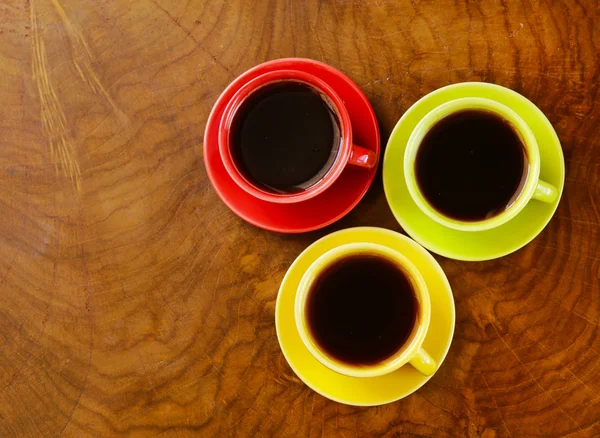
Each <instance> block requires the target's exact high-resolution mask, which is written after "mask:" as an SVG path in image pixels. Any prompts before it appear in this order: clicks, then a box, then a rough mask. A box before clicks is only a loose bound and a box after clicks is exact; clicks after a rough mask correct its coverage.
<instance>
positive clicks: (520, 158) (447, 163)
mask: <svg viewBox="0 0 600 438" xmlns="http://www.w3.org/2000/svg"><path fill="white" fill-rule="evenodd" d="M415 166H416V168H415V170H416V178H417V183H418V185H419V187H420V189H421V192H422V193H423V195H424V196H425V198H426V199H427V201H428V202H429V203H430V204H431V205H432V206H433V207H434V208H435V209H436V210H438V211H439V212H440V213H442V214H443V215H445V216H448V217H450V218H454V219H458V220H462V221H478V220H483V219H487V218H490V217H492V216H495V215H497V214H499V213H501V212H502V211H504V210H505V209H506V208H507V207H509V206H510V205H511V204H512V202H513V201H514V200H515V199H516V197H517V196H518V194H519V193H520V191H521V189H522V186H523V183H524V181H525V179H526V176H527V171H528V164H527V157H526V153H525V149H524V147H523V143H522V142H521V139H520V137H519V135H518V134H517V133H516V131H515V130H514V128H513V127H512V126H511V125H510V124H509V123H508V122H507V121H506V120H504V119H502V118H501V117H499V116H497V115H495V114H493V113H490V112H485V111H478V110H465V111H461V112H457V113H455V114H451V115H449V116H447V117H445V118H443V119H442V120H440V121H439V122H438V123H437V124H436V125H434V126H433V128H432V129H431V130H430V131H429V132H428V133H427V134H426V135H425V138H424V139H423V141H422V142H421V146H420V147H419V151H418V152H417V158H416V163H415Z"/></svg>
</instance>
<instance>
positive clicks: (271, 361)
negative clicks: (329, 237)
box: [0, 0, 600, 438]
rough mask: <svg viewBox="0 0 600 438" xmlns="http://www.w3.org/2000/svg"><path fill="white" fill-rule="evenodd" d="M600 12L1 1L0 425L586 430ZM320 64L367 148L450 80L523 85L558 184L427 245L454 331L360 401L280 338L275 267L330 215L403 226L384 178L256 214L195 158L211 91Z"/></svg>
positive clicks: (596, 426) (549, 7)
mask: <svg viewBox="0 0 600 438" xmlns="http://www.w3.org/2000/svg"><path fill="white" fill-rule="evenodd" d="M598 53H600V9H599V6H598V3H597V2H596V1H592V0H562V1H560V0H557V1H554V0H516V1H514V2H513V1H511V2H509V1H505V0H480V1H477V2H463V1H450V0H441V1H436V2H433V1H404V0H399V1H387V0H379V1H377V0H374V1H364V2H362V1H352V0H321V1H319V0H307V1H293V0H291V1H290V0H288V1H285V0H251V1H245V0H229V1H212V2H209V1H196V0H184V1H171V0H140V1H137V2H128V1H124V0H115V1H94V2H92V1H76V0H4V1H3V2H2V3H0V97H1V101H2V104H1V105H0V205H1V210H2V214H1V215H0V244H1V247H0V436H3V437H30V436H31V437H42V436H44V437H46V436H48V437H53V436H70V437H85V436H121V435H132V436H157V435H160V436H164V437H176V436H215V437H216V436H219V437H221V436H240V437H248V436H254V435H256V436H307V437H314V436H336V437H338V436H339V437H351V436H379V435H386V436H439V437H484V438H492V437H513V438H517V437H534V436H536V437H541V436H556V437H566V436H569V437H591V436H600V330H599V324H600V188H599V187H600V117H599V116H600V103H599V102H600V95H599V93H598V86H599V84H600V78H599V72H600V59H599V55H598ZM287 56H301V57H309V58H314V59H318V60H321V61H324V62H326V63H329V64H331V65H333V66H335V67H337V68H339V69H341V70H342V71H344V72H345V73H347V74H348V75H349V76H350V77H352V78H353V79H354V80H355V81H356V82H357V83H358V84H359V85H360V86H361V87H362V89H363V90H364V91H365V93H366V94H367V96H368V97H369V99H370V100H371V102H372V103H373V106H374V108H375V110H376V112H377V115H378V117H379V120H380V125H381V129H382V134H383V140H384V144H385V140H386V139H387V136H388V135H389V132H390V130H391V129H392V127H393V126H394V124H395V123H396V121H397V120H398V118H399V117H400V116H401V115H402V113H403V112H404V111H405V110H406V109H407V108H408V107H409V106H410V105H411V104H412V103H414V102H415V101H416V100H417V99H418V98H420V97H421V96H423V95H424V94H426V93H428V92H430V91H432V90H434V89H436V88H438V87H440V86H443V85H446V84H450V83H455V82H461V81H487V82H493V83H497V84H501V85H504V86H507V87H510V88H513V89H515V90H517V91H518V92H520V93H522V94H524V95H525V96H527V97H528V98H529V99H531V100H532V101H533V102H535V103H536V104H537V105H538V106H539V107H540V108H541V109H542V110H543V111H544V112H545V113H546V114H547V115H548V117H549V118H550V120H551V122H552V123H553V125H554V126H555V127H556V130H557V132H558V134H559V137H560V138H561V140H562V143H563V148H564V152H565V157H566V160H567V181H566V189H565V194H564V198H563V200H562V202H561V204H560V207H559V210H558V212H557V214H556V216H555V218H554V219H553V220H552V222H551V223H550V225H549V226H548V227H547V229H546V230H545V231H544V232H543V233H542V234H541V235H540V236H539V237H538V238H537V239H535V240H534V241H533V242H532V243H531V244H530V245H528V246H527V247H526V248H524V249H522V250H521V251H518V252H517V253H515V254H513V255H511V256H508V257H505V258H502V259H500V260H497V261H490V262H485V263H461V262H456V261H452V260H446V259H443V258H438V259H439V260H440V262H441V263H442V265H443V267H444V269H445V270H446V272H447V273H448V276H449V278H450V282H451V284H452V285H453V288H454V293H455V298H456V305H457V327H456V335H455V339H454V342H453V345H452V349H451V351H450V353H449V356H448V358H447V360H446V362H445V363H444V365H443V366H442V368H441V369H440V371H439V372H438V373H437V374H436V376H435V377H434V378H433V379H432V380H431V381H430V382H429V383H428V384H427V385H426V386H425V387H423V388H422V389H421V390H419V391H418V392H417V393H415V394H414V395H412V396H410V397H407V398H406V399H404V400H402V401H400V402H397V403H393V404H390V405H387V406H382V407H377V408H369V409H366V408H354V407H348V406H343V405H339V404H336V403H334V402H330V401H328V400H326V399H324V398H323V397H321V396H319V395H317V394H315V393H314V392H313V391H311V390H310V389H308V388H307V387H306V386H305V385H304V384H302V383H301V382H300V381H299V380H298V378H297V377H295V375H294V373H293V372H292V371H291V369H290V368H289V366H288V365H287V363H286V361H285V359H284V358H283V356H282V354H281V352H280V349H279V347H278V344H277V339H276V335H275V328H274V306H275V298H276V294H277V288H278V285H279V283H280V281H281V279H282V277H283V275H284V273H285V271H286V269H287V267H288V266H289V264H290V263H291V262H292V261H293V259H294V258H295V256H296V255H297V254H299V253H300V251H302V249H304V248H305V247H306V246H307V245H309V244H310V243H311V242H313V241H314V240H315V239H317V238H319V237H320V236H323V235H325V234H326V233H329V232H331V231H333V230H336V229H341V228H346V227H350V226H356V225H375V226H382V227H386V228H390V229H394V230H399V227H398V225H397V224H396V222H395V221H394V219H393V217H392V215H391V213H390V211H389V209H388V207H387V205H386V201H385V198H384V194H383V191H382V187H381V178H380V177H379V178H377V180H376V182H375V183H374V185H373V188H372V189H371V190H370V192H369V193H368V195H367V197H366V198H365V200H363V201H362V202H361V204H360V205H359V206H358V207H357V208H356V209H355V210H354V211H353V212H351V213H350V214H349V215H348V216H347V217H346V218H344V219H343V220H341V221H339V222H338V223H337V224H335V225H334V226H331V227H329V228H327V229H325V230H321V231H319V232H314V233H309V234H306V235H299V236H283V235H278V234H273V233H269V232H265V231H262V230H259V229H257V228H254V227H253V226H250V225H248V224H246V223H244V222H243V221H241V220H240V219H239V218H237V217H236V216H235V215H234V214H232V213H231V212H230V211H229V210H228V209H227V208H226V207H225V206H224V205H223V204H222V203H221V201H220V200H219V199H218V197H217V196H216V194H215V192H214V191H213V190H212V188H211V186H210V184H209V182H208V179H207V176H206V171H205V169H204V166H203V162H202V136H203V130H204V127H205V123H206V119H207V117H208V114H209V111H210V109H211V106H212V105H213V103H214V102H215V100H216V98H217V96H218V95H219V93H220V92H221V91H222V90H223V89H224V87H225V86H226V85H227V84H228V83H229V82H230V81H231V80H232V79H233V78H234V77H235V76H237V75H239V74H240V73H242V72H243V71H245V70H246V69H248V68H249V67H252V66H253V65H255V64H257V63H260V62H263V61H266V60H269V59H275V58H279V57H287Z"/></svg>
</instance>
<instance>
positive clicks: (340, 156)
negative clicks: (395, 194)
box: [218, 69, 352, 204]
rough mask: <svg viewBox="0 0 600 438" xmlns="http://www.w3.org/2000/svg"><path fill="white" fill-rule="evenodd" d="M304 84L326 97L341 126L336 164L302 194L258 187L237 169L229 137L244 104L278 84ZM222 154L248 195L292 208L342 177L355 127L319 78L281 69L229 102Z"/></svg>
mask: <svg viewBox="0 0 600 438" xmlns="http://www.w3.org/2000/svg"><path fill="white" fill-rule="evenodd" d="M285 81H290V82H301V83H305V84H307V85H308V86H310V87H311V88H313V89H315V90H317V91H318V92H320V93H321V94H323V95H325V97H326V98H327V100H328V101H329V102H330V104H331V109H332V110H333V111H334V112H335V114H336V117H337V118H338V122H339V125H340V146H339V150H338V153H337V157H336V158H335V160H334V162H333V164H332V165H331V167H330V168H329V170H328V171H327V172H326V173H325V175H324V176H323V177H322V178H321V180H319V181H317V182H316V183H315V184H313V185H312V186H310V187H308V188H307V189H305V190H302V191H301V192H298V193H273V192H269V191H267V190H264V189H262V188H261V187H258V186H256V185H254V184H253V183H252V182H250V181H248V179H247V178H246V177H245V176H244V175H243V173H242V172H240V170H239V169H238V168H237V166H236V165H235V162H234V160H233V157H232V153H231V148H230V140H229V133H230V130H231V125H232V123H233V121H234V119H235V116H236V114H237V111H238V110H239V109H240V107H241V105H242V104H243V102H245V101H246V99H247V98H248V97H250V96H251V95H252V94H253V93H255V92H257V91H258V90H259V89H261V88H262V87H265V86H267V85H270V84H273V83H277V82H285ZM218 140H219V153H220V155H221V160H222V161H223V165H224V167H225V169H226V171H227V173H228V174H229V176H230V177H231V178H232V179H233V181H234V182H235V183H236V184H237V185H238V186H239V187H240V188H242V189H243V190H244V191H246V192H247V193H248V194H250V195H252V196H254V197H256V198H258V199H262V200H263V201H268V202H274V203H279V204H289V203H296V202H302V201H306V200H308V199H311V198H314V197H315V196H317V195H319V194H321V193H322V192H324V191H325V190H327V189H328V188H329V187H330V186H331V185H332V184H333V183H334V182H335V181H336V180H337V179H338V177H339V176H340V175H341V173H342V171H343V170H344V168H345V167H346V164H347V162H348V160H349V158H350V153H351V147H352V125H351V121H350V115H349V113H348V110H347V108H346V106H345V104H344V102H343V101H342V99H341V98H340V97H339V95H338V94H337V93H336V92H335V91H334V90H333V88H331V87H330V86H329V85H328V84H327V83H326V82H325V81H323V80H322V79H320V78H319V77H317V76H315V75H313V74H310V73H307V72H304V71H300V70H293V69H281V70H275V71H270V72H267V73H264V74H262V75H260V76H257V77H256V78H254V79H252V80H250V81H248V82H247V83H246V84H244V85H243V86H242V87H241V88H240V89H239V90H238V91H237V92H236V93H235V94H234V95H233V96H232V98H231V99H230V100H229V102H228V104H227V106H226V107H225V110H224V111H223V117H222V118H221V121H220V124H219V138H218Z"/></svg>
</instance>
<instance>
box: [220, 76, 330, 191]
mask: <svg viewBox="0 0 600 438" xmlns="http://www.w3.org/2000/svg"><path fill="white" fill-rule="evenodd" d="M231 135H232V137H231V140H232V145H233V147H232V152H233V157H234V160H235V162H236V165H237V167H238V170H239V171H240V172H241V173H242V174H244V176H245V177H246V179H248V180H249V181H250V182H251V183H253V184H254V185H256V186H259V187H261V188H263V189H270V191H274V192H284V193H286V192H292V193H293V192H298V191H301V190H304V189H306V188H309V187H310V186H312V185H313V184H315V183H316V182H318V181H319V180H320V179H321V178H323V176H325V174H326V173H327V171H328V170H329V168H330V167H331V166H332V164H333V163H334V161H335V158H336V156H337V152H338V149H339V145H340V128H339V125H338V121H337V117H336V115H335V113H334V112H333V111H332V109H331V107H330V106H329V105H328V103H327V101H326V100H325V97H324V96H322V95H321V94H320V93H318V92H317V91H316V90H315V89H313V88H312V87H310V86H309V85H306V84H304V83H302V82H294V81H284V82H278V83H275V84H271V85H266V86H264V87H263V88H260V89H259V90H258V91H256V92H254V93H253V94H252V95H251V96H250V97H249V98H248V99H247V100H246V101H245V102H244V104H243V105H242V107H241V108H240V109H239V110H238V112H237V114H236V117H235V119H234V121H233V126H232V134H231Z"/></svg>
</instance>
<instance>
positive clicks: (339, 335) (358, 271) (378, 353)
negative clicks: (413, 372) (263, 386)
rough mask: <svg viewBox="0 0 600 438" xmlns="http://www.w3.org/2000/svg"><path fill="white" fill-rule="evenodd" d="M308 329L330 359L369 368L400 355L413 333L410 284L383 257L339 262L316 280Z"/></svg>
mask: <svg viewBox="0 0 600 438" xmlns="http://www.w3.org/2000/svg"><path fill="white" fill-rule="evenodd" d="M306 310H307V321H308V328H309V330H310V332H311V334H312V336H313V338H314V339H315V340H316V342H317V343H318V345H319V346H320V347H321V349H322V350H323V351H325V352H326V353H327V354H328V355H329V356H331V357H332V358H334V359H337V360H339V361H342V362H345V363H348V364H351V365H371V364H375V363H378V362H381V361H382V360H385V359H387V358H388V357H390V356H392V355H393V354H394V353H396V352H397V351H398V350H399V349H400V348H401V347H402V346H403V345H404V344H405V343H406V341H407V340H408V338H409V337H410V336H411V334H412V333H413V330H414V328H415V323H416V321H417V318H418V306H417V298H416V297H415V293H414V291H413V287H412V284H411V282H410V280H409V279H408V278H407V277H406V275H405V274H404V272H403V271H402V270H401V269H400V268H399V267H398V266H397V265H396V264H395V263H394V262H391V261H389V260H387V259H385V258H383V257H378V256H374V255H369V254H358V255H352V256H348V257H346V258H343V259H340V260H338V261H337V262H336V263H334V264H333V265H331V266H330V267H329V268H328V269H327V270H326V271H324V272H323V273H322V274H321V275H320V276H319V278H317V279H316V281H315V283H314V284H313V287H312V289H311V290H310V291H309V294H308V299H307V306H306Z"/></svg>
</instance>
